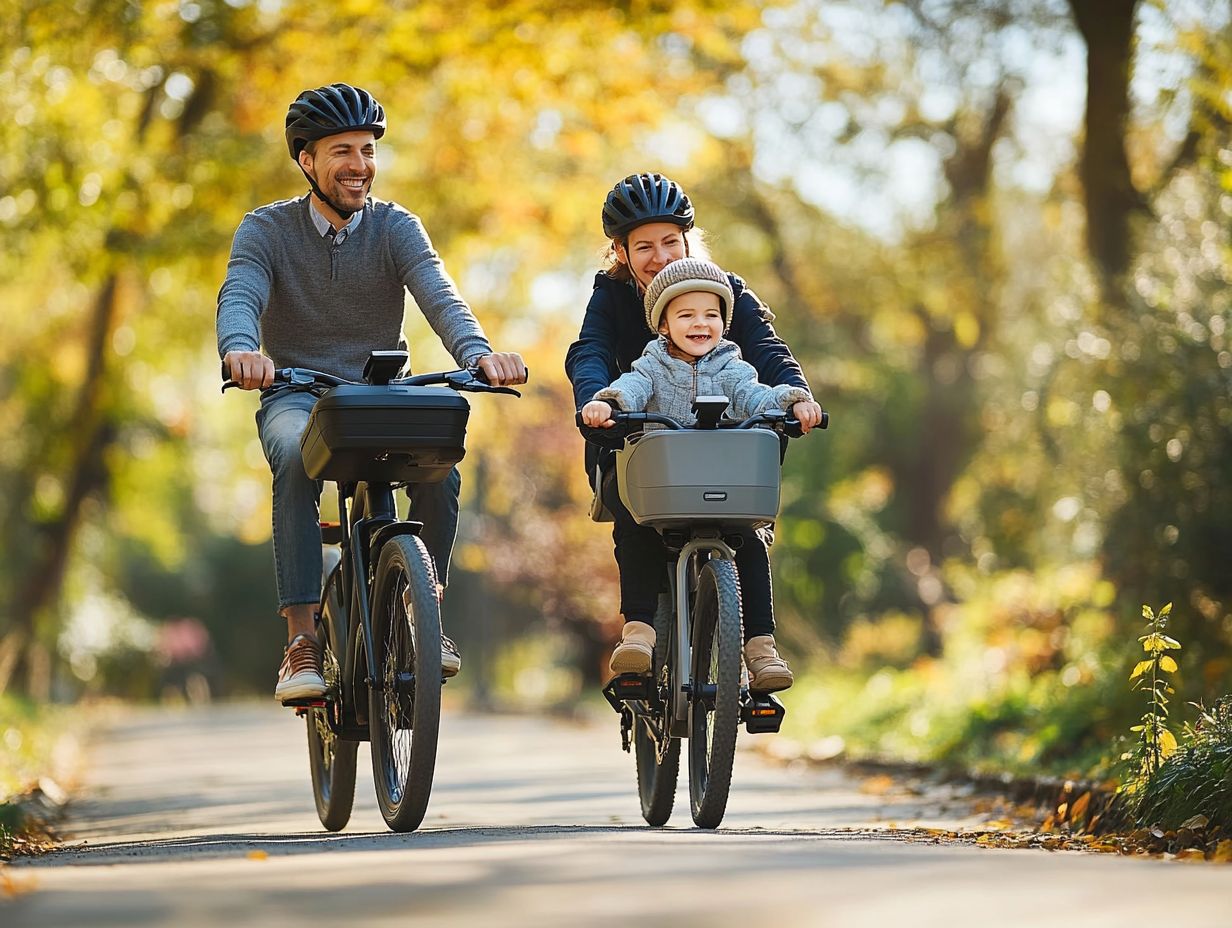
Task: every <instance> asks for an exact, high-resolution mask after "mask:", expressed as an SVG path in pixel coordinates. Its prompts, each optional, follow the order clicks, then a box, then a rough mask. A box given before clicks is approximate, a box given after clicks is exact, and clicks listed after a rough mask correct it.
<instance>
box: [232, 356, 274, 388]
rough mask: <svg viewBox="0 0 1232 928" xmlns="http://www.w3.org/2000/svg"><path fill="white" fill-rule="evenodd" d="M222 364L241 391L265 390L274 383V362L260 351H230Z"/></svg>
mask: <svg viewBox="0 0 1232 928" xmlns="http://www.w3.org/2000/svg"><path fill="white" fill-rule="evenodd" d="M222 363H223V366H224V367H226V369H227V371H228V372H229V373H230V375H231V379H232V380H234V381H235V382H236V383H237V384H239V385H240V389H241V390H264V389H265V388H266V387H268V386H269V385H270V384H272V383H273V382H274V362H273V361H271V360H270V359H269V358H267V357H266V356H265V355H263V354H261V352H259V351H228V352H227V354H226V356H225V357H224V358H223V359H222Z"/></svg>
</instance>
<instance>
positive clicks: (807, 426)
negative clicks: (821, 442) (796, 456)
mask: <svg viewBox="0 0 1232 928" xmlns="http://www.w3.org/2000/svg"><path fill="white" fill-rule="evenodd" d="M791 414H792V415H793V416H794V417H795V418H797V419H799V420H800V431H801V432H805V433H808V432H809V431H811V430H812V429H814V428H815V427H817V426H819V425H821V404H820V403H814V402H813V401H812V400H801V401H800V402H799V403H796V404H794V405H793V406H792V407H791Z"/></svg>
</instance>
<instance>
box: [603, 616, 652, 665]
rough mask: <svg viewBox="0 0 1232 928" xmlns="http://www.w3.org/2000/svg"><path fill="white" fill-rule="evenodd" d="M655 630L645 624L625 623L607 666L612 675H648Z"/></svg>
mask: <svg viewBox="0 0 1232 928" xmlns="http://www.w3.org/2000/svg"><path fill="white" fill-rule="evenodd" d="M654 646H655V630H654V626H653V625H648V624H646V623H645V622H626V623H625V628H624V631H623V632H621V633H620V644H618V645H616V650H615V651H613V652H612V660H611V662H610V663H609V664H608V666H609V667H610V668H611V670H612V673H650V665H651V663H652V662H653V660H654Z"/></svg>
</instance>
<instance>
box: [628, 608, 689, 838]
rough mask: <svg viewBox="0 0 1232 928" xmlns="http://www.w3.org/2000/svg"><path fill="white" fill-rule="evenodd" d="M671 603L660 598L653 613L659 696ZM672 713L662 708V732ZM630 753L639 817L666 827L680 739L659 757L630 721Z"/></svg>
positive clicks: (641, 727)
mask: <svg viewBox="0 0 1232 928" xmlns="http://www.w3.org/2000/svg"><path fill="white" fill-rule="evenodd" d="M672 620H673V616H672V603H671V597H670V596H669V595H668V594H666V593H664V594H661V595H660V596H659V606H658V609H657V611H656V612H655V618H654V627H655V654H654V666H653V674H654V680H655V682H656V685H658V684H661V683H666V685H665V686H664V685H661V686H659V690H660V693H661V694H662V693H664V692H667V693H670V692H671V682H670V681H671V663H670V661H671V648H670V642H671V635H672ZM670 712H671V706H670V705H667V706H665V707H664V710H663V712H662V713H661V715H662V716H663V717H662V719H661V723H662V725H663V726H664V727H663V731H664V732H665V733H666V732H667V731H668V730H669V727H670V724H671V721H670V719H668V718H667V717H666V716H667V714H669V713H670ZM633 754H634V758H635V759H636V762H637V795H638V799H639V800H640V801H641V806H642V818H644V819H645V820H646V824H648V825H653V826H655V827H656V828H657V827H658V826H660V825H666V824H667V820H668V819H669V818H671V817H672V807H673V806H674V805H675V803H676V782H677V780H679V778H680V739H679V738H670V740H669V742H668V745H667V750H666V751H665V752H664V753H663V755H662V756H660V754H659V745H658V744H657V743H656V742H655V739H654V738H653V737H652V736H651V734H650V730H649V729H648V728H647V727H646V724H645V723H644V722H643V721H642V720H641V719H640V718H636V717H635V718H634V720H633Z"/></svg>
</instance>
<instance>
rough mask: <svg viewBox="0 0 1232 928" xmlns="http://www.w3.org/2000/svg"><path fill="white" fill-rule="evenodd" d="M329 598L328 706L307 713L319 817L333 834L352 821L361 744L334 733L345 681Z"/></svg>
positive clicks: (324, 620)
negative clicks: (342, 677) (332, 717)
mask: <svg viewBox="0 0 1232 928" xmlns="http://www.w3.org/2000/svg"><path fill="white" fill-rule="evenodd" d="M328 599H329V598H328V596H323V597H322V598H321V600H322V601H321V625H320V629H319V634H320V638H321V651H322V669H323V670H324V676H325V695H326V703H325V708H323V709H310V710H309V711H308V712H307V713H306V714H305V721H306V722H307V730H308V769H309V772H310V773H311V774H312V798H313V801H314V802H315V804H316V807H317V817H318V818H319V819H320V820H321V824H322V825H324V826H325V828H326V829H328V830H329V831H341V830H342V829H343V828H345V827H346V823H347V822H349V821H350V820H351V808H352V806H353V805H354V803H355V752H356V750H357V749H358V748H359V742H358V741H344V740H342V739H341V738H339V737H338V736H337V735H336V734H335V733H334V728H333V727H332V726H331V724H330V721H331V720H330V718H329V717H328V715H327V713H333V715H334V719H333V721H334V725H337V724H339V723H340V721H341V719H342V712H343V708H342V685H341V684H342V680H341V671H340V666H339V661H338V654H339V653H341V651H342V648H341V647H340V646H339V644H338V642H337V639H336V633H337V626H336V625H335V624H334V621H333V616H332V615H331V614H330V606H329V602H328Z"/></svg>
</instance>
